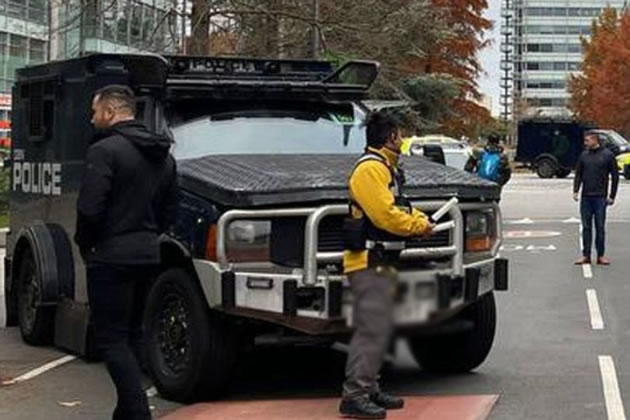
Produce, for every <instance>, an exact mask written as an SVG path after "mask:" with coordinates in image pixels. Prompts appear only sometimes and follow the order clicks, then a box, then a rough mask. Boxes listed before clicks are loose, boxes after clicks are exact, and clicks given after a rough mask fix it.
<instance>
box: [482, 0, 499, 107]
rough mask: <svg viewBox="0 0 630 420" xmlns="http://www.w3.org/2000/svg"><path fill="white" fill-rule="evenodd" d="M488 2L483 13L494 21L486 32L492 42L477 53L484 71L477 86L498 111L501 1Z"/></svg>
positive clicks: (492, 0) (491, 0)
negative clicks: (490, 29) (488, 97)
mask: <svg viewBox="0 0 630 420" xmlns="http://www.w3.org/2000/svg"><path fill="white" fill-rule="evenodd" d="M488 3H489V7H488V9H487V10H486V13H485V15H486V17H487V18H488V19H490V20H492V21H493V22H494V28H493V29H492V31H491V32H488V34H487V38H488V39H492V40H493V44H492V45H490V46H489V47H488V48H486V49H484V50H483V51H482V52H481V54H479V59H480V61H481V66H482V68H483V70H484V72H485V73H486V74H484V75H482V76H481V77H480V78H479V87H480V88H481V92H482V93H484V94H486V95H489V96H491V97H492V102H493V107H494V110H495V112H498V110H499V94H500V91H499V81H500V79H501V72H500V70H499V63H500V61H501V55H500V53H499V47H500V46H501V38H500V36H499V33H500V30H501V20H500V15H501V1H500V0H488Z"/></svg>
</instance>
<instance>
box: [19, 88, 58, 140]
mask: <svg viewBox="0 0 630 420" xmlns="http://www.w3.org/2000/svg"><path fill="white" fill-rule="evenodd" d="M20 97H21V99H22V100H23V101H24V102H25V104H26V107H27V110H26V115H27V118H28V122H29V124H28V140H29V141H31V142H41V141H46V140H50V139H51V138H52V136H53V129H54V123H55V82H54V81H53V80H47V81H38V82H33V83H29V84H24V85H22V87H21V92H20Z"/></svg>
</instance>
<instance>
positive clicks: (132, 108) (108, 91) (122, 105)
mask: <svg viewBox="0 0 630 420" xmlns="http://www.w3.org/2000/svg"><path fill="white" fill-rule="evenodd" d="M95 96H98V100H99V101H107V102H108V103H109V104H110V105H112V106H113V107H114V108H116V109H126V110H127V111H128V112H129V113H130V114H132V115H134V116H135V115H136V95H134V93H133V90H131V88H130V87H129V86H125V85H108V86H105V87H103V88H101V89H99V90H97V91H96V94H95Z"/></svg>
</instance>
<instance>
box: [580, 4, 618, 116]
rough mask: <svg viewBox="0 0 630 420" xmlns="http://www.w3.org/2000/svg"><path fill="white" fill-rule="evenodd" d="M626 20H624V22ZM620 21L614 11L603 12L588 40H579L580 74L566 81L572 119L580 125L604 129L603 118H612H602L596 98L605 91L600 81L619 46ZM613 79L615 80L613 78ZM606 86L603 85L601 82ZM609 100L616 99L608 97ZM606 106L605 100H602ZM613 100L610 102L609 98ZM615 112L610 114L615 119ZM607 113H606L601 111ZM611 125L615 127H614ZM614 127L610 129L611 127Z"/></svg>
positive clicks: (594, 23)
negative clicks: (595, 125)
mask: <svg viewBox="0 0 630 420" xmlns="http://www.w3.org/2000/svg"><path fill="white" fill-rule="evenodd" d="M626 20H627V18H626ZM619 23H620V18H619V16H618V14H617V11H616V10H615V9H614V8H610V7H609V8H606V9H604V11H603V12H602V14H601V15H600V16H599V18H598V19H597V20H595V21H593V23H592V30H591V38H590V40H589V39H586V38H582V49H583V51H584V59H583V61H582V64H581V68H580V70H581V74H577V75H573V76H571V77H570V79H569V92H570V93H571V99H570V102H569V108H570V109H571V111H573V113H574V114H575V116H576V117H577V118H578V119H580V120H583V121H591V122H596V123H598V124H600V125H603V126H606V125H608V124H605V123H604V121H602V117H603V118H604V119H608V118H610V117H612V115H609V116H605V115H603V114H602V111H603V110H602V107H601V106H602V104H601V103H599V100H596V98H601V94H600V93H601V92H602V91H605V90H607V89H608V88H607V86H609V83H608V81H606V80H602V76H603V75H604V74H607V73H609V71H607V69H606V66H607V65H609V64H611V59H612V60H613V61H614V57H612V56H614V55H616V53H617V52H616V51H615V48H616V47H617V46H618V44H619V39H618V35H619V31H621V28H620V26H619ZM613 77H614V78H615V79H616V76H614V75H613ZM602 81H603V82H605V83H604V85H602V84H601V82H602ZM611 96H616V94H615V95H611ZM604 99H605V101H606V102H608V99H606V98H604ZM609 99H612V98H609ZM616 111H618V110H615V112H613V113H612V114H614V115H618V114H617V112H616ZM604 112H605V113H608V112H610V110H609V109H607V110H605V111H604ZM613 125H614V124H613ZM613 125H610V126H611V127H612V126H613Z"/></svg>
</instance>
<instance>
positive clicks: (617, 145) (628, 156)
mask: <svg viewBox="0 0 630 420" xmlns="http://www.w3.org/2000/svg"><path fill="white" fill-rule="evenodd" d="M592 131H593V132H595V133H596V134H597V135H598V137H599V141H600V143H601V145H602V146H604V147H606V148H607V149H608V150H610V151H611V152H613V154H614V155H615V157H616V159H617V168H619V172H621V173H622V174H623V176H624V178H626V179H630V143H628V140H626V139H625V137H623V136H622V135H621V134H619V133H617V132H616V131H614V130H592Z"/></svg>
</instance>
